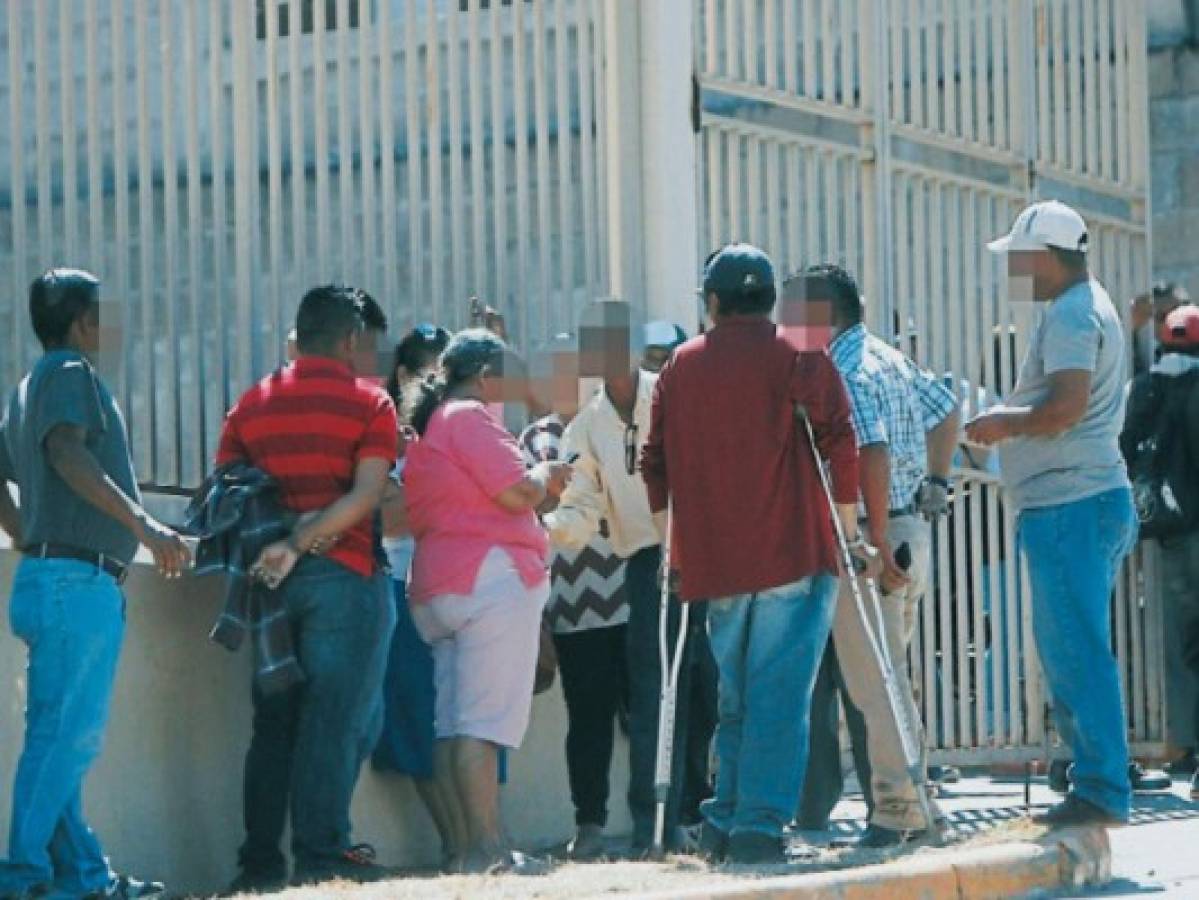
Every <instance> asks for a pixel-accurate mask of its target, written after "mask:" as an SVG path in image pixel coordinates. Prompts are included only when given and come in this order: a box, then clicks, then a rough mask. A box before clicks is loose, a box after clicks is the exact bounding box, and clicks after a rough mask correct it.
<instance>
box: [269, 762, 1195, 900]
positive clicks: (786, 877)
mask: <svg viewBox="0 0 1199 900" xmlns="http://www.w3.org/2000/svg"><path fill="white" fill-rule="evenodd" d="M1185 797H1186V794H1185V785H1184V783H1183V782H1181V781H1179V782H1176V783H1175V788H1174V792H1173V793H1168V794H1145V795H1139V796H1138V797H1137V798H1136V801H1135V811H1134V815H1133V824H1132V825H1131V826H1130V827H1129V828H1126V829H1121V830H1117V831H1115V832H1112V837H1111V842H1112V845H1113V846H1115V847H1117V848H1121V847H1136V848H1138V849H1137V850H1136V851H1135V852H1136V853H1138V854H1140V853H1143V852H1144V842H1138V841H1137V840H1136V839H1135V838H1136V833H1137V832H1138V831H1139V830H1140V829H1142V828H1153V829H1156V830H1158V831H1161V832H1162V834H1163V835H1169V834H1173V833H1176V832H1177V831H1178V830H1179V829H1181V828H1184V827H1186V828H1190V829H1192V830H1191V831H1189V832H1188V834H1191V835H1194V834H1195V832H1196V831H1199V804H1195V803H1191V802H1189V801H1188V800H1186V799H1185ZM1057 799H1058V798H1057V795H1056V794H1054V793H1053V792H1051V791H1050V790H1049V789H1048V787H1046V786H1045V780H1044V778H1036V779H1034V781H1033V788H1032V801H1033V804H1034V806H1037V805H1042V806H1043V805H1047V804H1050V803H1053V802H1055V801H1056V800H1057ZM1023 800H1024V785H1023V781H1022V780H1021V779H1018V778H995V779H992V778H989V777H967V778H963V779H962V781H961V782H960V783H958V784H954V785H947V786H946V788H945V790H944V793H943V794H942V796H941V798H940V803H941V806H942V808H943V809H944V811H945V813H946V815H947V816H948V818H949V821H950V823H951V825H952V827H953V836H952V838H951V841H950V845H949V847H947V848H946V849H932V848H907V849H904V850H901V851H888V852H881V851H857V850H853V849H852V848H851V847H848V846H844V845H845V844H847V843H849V842H851V841H852V840H854V839H855V838H856V837H857V836H859V835H860V834H861V832H862V831H863V830H864V828H865V822H864V821H863V819H862V818H861V817H862V816H863V814H864V812H865V807H864V805H863V804H862V802H861V798H860V796H859V795H851V796H850V798H849V799H847V800H845V801H842V803H841V804H840V805H839V806H838V807H837V810H836V812H835V814H834V820H833V823H832V826H831V827H830V829H829V831H827V832H820V833H813V832H804V833H802V837H803V838H804V839H806V840H807V841H808V842H810V843H811V844H813V845H815V846H817V847H818V848H819V856H818V858H817V859H815V860H813V861H807V862H804V863H802V864H794V865H789V866H785V867H740V866H715V867H711V866H708V865H707V864H705V863H704V862H703V861H701V860H699V859H696V858H693V857H672V858H670V859H668V860H666V861H664V862H661V863H650V862H610V863H596V864H590V865H575V864H572V863H566V862H561V861H560V860H559V861H555V859H553V858H551V859H549V860H548V861H547V863H546V865H545V866H543V867H540V868H539V869H538V871H537V872H536V873H531V874H528V875H515V874H508V875H501V876H469V877H468V876H453V877H448V876H446V877H412V878H405V879H400V880H397V881H393V882H388V883H385V884H378V885H367V886H354V885H337V886H331V885H322V886H321V887H319V888H307V889H296V890H291V891H287V892H284V893H283V894H280V895H278V896H279V897H281V898H286V900H317V898H322V900H323V898H331V900H338V898H345V900H383V898H413V900H415V898H446V900H448V898H458V897H470V898H475V897H497V898H532V897H536V898H549V900H555V898H567V897H570V898H576V897H600V896H613V895H616V896H630V897H653V898H668V897H680V898H683V897H685V898H699V897H713V898H714V897H748V896H751V895H757V896H763V897H765V896H770V897H773V898H782V897H788V898H790V897H807V896H825V897H838V896H849V895H850V894H852V895H854V896H880V895H886V896H893V897H898V896H907V895H908V893H907V892H908V891H912V890H915V891H916V892H917V893H918V894H919V895H922V896H934V897H935V896H943V895H949V896H956V895H957V894H958V892H959V891H962V892H963V893H964V895H965V896H1014V895H1019V892H1018V891H1016V890H1015V889H1014V888H1012V889H1005V887H1004V879H1007V882H1006V883H1007V885H1016V884H1020V883H1022V882H1021V881H1020V879H1021V878H1029V877H1032V876H1033V875H1037V877H1043V878H1044V877H1049V876H1056V875H1057V874H1058V870H1059V863H1058V862H1057V861H1056V860H1057V857H1055V856H1054V855H1053V853H1051V852H1050V851H1051V850H1054V848H1053V843H1054V842H1053V841H1051V842H1050V846H1049V847H1048V848H1046V847H1045V846H1044V845H1037V844H1035V843H1033V842H1035V841H1036V840H1037V839H1038V838H1043V837H1044V836H1045V830H1044V829H1043V828H1039V827H1037V826H1034V825H1032V824H1031V823H1030V822H1029V821H1028V820H1027V819H1026V818H1025V810H1024V806H1023ZM1068 837H1069V840H1070V841H1071V842H1072V843H1071V846H1072V848H1074V849H1077V848H1078V845H1079V844H1080V843H1081V844H1085V845H1086V846H1085V847H1082V849H1081V851H1079V857H1080V859H1079V860H1077V861H1078V862H1079V867H1078V870H1077V871H1079V872H1082V871H1083V870H1084V869H1086V871H1089V872H1092V873H1093V872H1096V871H1099V870H1100V869H1102V870H1103V873H1104V874H1105V875H1108V874H1110V873H1109V872H1107V867H1108V866H1110V864H1111V860H1110V858H1109V857H1108V856H1107V854H1106V852H1105V851H1106V841H1104V840H1103V839H1102V838H1101V837H1096V835H1095V834H1087V833H1075V834H1070V835H1069V836H1068ZM1161 840H1162V838H1161V837H1158V841H1159V842H1160V841H1161ZM613 846H614V849H615V847H617V846H618V842H616V841H614V842H613ZM1191 846H1194V843H1193V841H1192V843H1191ZM561 849H562V848H560V847H556V848H550V850H549V855H551V856H553V857H556V856H557V853H558V852H560V851H561ZM1073 852H1074V850H1068V851H1063V853H1062V859H1063V860H1067V858H1069V859H1070V860H1074V857H1073V856H1072V854H1073ZM1175 852H1181V853H1183V854H1185V853H1188V852H1189V851H1186V850H1179V848H1176V850H1175ZM1034 856H1035V857H1036V858H1035V859H1034ZM1081 857H1089V858H1088V859H1081ZM897 861H902V862H901V863H899V864H896V862H897ZM1118 862H1119V863H1120V864H1121V865H1124V866H1125V867H1127V865H1128V864H1129V861H1128V860H1119V861H1118ZM888 863H890V865H885V866H882V867H881V868H880V865H882V864H888ZM1065 865H1066V863H1065V862H1062V863H1061V867H1064V866H1065ZM1087 867H1089V868H1087ZM1097 867H1098V868H1097ZM1195 869H1196V872H1195V876H1196V878H1199V862H1197V863H1196V865H1195ZM1120 871H1123V869H1121V870H1120ZM817 873H825V874H817ZM1178 877H1179V879H1181V878H1183V877H1184V876H1182V875H1179V876H1178ZM847 879H849V880H852V885H848V886H847V885H846V881H847ZM1103 880H1106V877H1105V878H1104V879H1103ZM1023 883H1036V882H1023ZM1134 883H1135V882H1133V881H1131V880H1129V879H1128V878H1127V877H1125V878H1124V879H1122V880H1121V881H1120V882H1118V884H1117V885H1116V886H1113V887H1114V888H1116V889H1117V890H1118V887H1119V886H1122V887H1123V888H1124V889H1125V890H1127V889H1128V888H1129V886H1130V885H1131V884H1134ZM955 884H956V887H955ZM963 885H967V886H968V889H963ZM1191 886H1194V883H1193V882H1192V885H1191ZM1109 895H1110V894H1108V892H1107V891H1104V890H1103V889H1101V888H1098V887H1096V888H1092V889H1090V891H1089V892H1083V893H1077V894H1073V895H1072V896H1078V897H1086V896H1109Z"/></svg>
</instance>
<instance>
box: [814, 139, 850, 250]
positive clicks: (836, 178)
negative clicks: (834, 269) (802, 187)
mask: <svg viewBox="0 0 1199 900" xmlns="http://www.w3.org/2000/svg"><path fill="white" fill-rule="evenodd" d="M838 162H839V159H838V157H837V155H836V154H835V153H833V152H832V151H831V150H826V151H824V152H823V153H821V154H820V168H821V171H822V172H823V174H824V215H823V216H822V217H821V218H822V219H823V220H824V254H825V258H826V259H844V258H845V244H844V243H843V239H842V237H841V232H842V229H843V228H844V226H845V212H844V210H843V209H842V208H841V204H840V203H839V202H838V201H839V199H840V198H841V197H844V196H848V194H845V193H844V192H843V190H842V188H841V184H840V181H841V177H840V176H841V172H840V166H839V165H838Z"/></svg>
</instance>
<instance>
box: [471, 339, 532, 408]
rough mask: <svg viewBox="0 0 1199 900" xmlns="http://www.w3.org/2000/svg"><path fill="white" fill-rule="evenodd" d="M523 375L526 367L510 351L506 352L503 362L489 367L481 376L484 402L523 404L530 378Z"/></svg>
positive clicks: (480, 382)
mask: <svg viewBox="0 0 1199 900" xmlns="http://www.w3.org/2000/svg"><path fill="white" fill-rule="evenodd" d="M523 373H524V367H523V366H522V365H521V364H520V362H519V361H518V360H516V359H515V358H514V357H513V355H512V352H511V351H510V350H505V351H504V358H503V359H502V360H500V361H499V362H497V363H496V364H494V365H491V366H488V367H487V368H485V369H484V370H483V372H482V374H480V375H479V384H480V393H481V395H482V398H483V402H484V403H488V404H503V403H523V402H524V400H525V397H526V396H527V391H528V387H529V380H528V377H527V376H526V375H524V374H523Z"/></svg>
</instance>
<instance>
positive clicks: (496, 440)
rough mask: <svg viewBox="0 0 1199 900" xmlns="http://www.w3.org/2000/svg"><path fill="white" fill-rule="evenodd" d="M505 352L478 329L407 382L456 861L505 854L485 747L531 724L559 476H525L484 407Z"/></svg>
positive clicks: (419, 583)
mask: <svg viewBox="0 0 1199 900" xmlns="http://www.w3.org/2000/svg"><path fill="white" fill-rule="evenodd" d="M506 350H507V348H506V347H505V345H504V342H503V341H501V340H500V339H499V338H498V337H496V336H495V335H493V334H492V333H491V332H489V331H484V330H481V329H471V330H468V331H463V332H460V333H459V334H457V335H455V336H454V338H453V339H452V340H451V341H450V344H449V346H448V347H446V350H445V352H444V353H443V354H442V357H441V371H440V373H439V374H438V375H437V376H436V377H435V378H433V379H431V380H429V381H425V382H422V383H421V384H420V385H418V386H417V391H418V392H419V396H418V397H417V398H416V400H415V402H414V403H413V404H412V406H411V408H412V426H413V428H414V429H415V430H416V432H417V434H419V435H420V439H419V440H417V441H416V442H414V443H413V444H412V445H411V446H409V448H408V452H407V456H406V460H407V463H406V468H405V470H404V486H405V490H406V498H407V505H408V517H409V523H410V525H411V528H412V533H413V535H414V536H415V537H416V555H415V556H414V557H413V560H412V578H411V583H410V585H409V597H410V604H411V607H412V618H413V621H414V622H415V623H416V627H417V629H418V630H419V631H420V633H421V635H422V637H424V639H425V640H426V641H428V642H429V644H430V645H432V647H433V664H434V677H435V681H436V688H437V704H436V732H437V747H436V750H435V752H434V781H435V784H436V785H437V790H438V791H439V793H440V795H441V798H442V800H443V802H444V803H445V805H446V808H447V810H448V811H449V812H450V820H451V821H452V822H453V823H454V827H455V831H456V832H457V835H456V841H455V843H456V844H457V848H456V849H457V850H458V855H459V857H460V858H461V859H462V861H463V862H462V864H463V868H464V869H467V870H483V869H487V868H490V867H491V866H493V865H495V864H497V863H500V864H502V863H504V862H506V861H508V860H509V856H508V847H507V842H506V839H505V836H504V831H503V828H502V826H501V824H500V814H499V783H498V759H497V752H498V748H499V747H500V746H506V747H518V746H519V745H520V742H521V740H522V739H523V737H524V733H525V729H526V728H527V726H528V723H529V710H530V706H531V704H532V697H533V677H534V671H535V668H536V664H537V647H538V640H539V635H540V622H541V614H542V609H543V607H544V606H545V602H546V599H547V597H548V594H549V583H548V580H547V577H546V557H547V552H548V541H547V538H546V534H545V531H544V530H543V529H542V528H541V525H540V524H539V522H538V521H537V515H536V509H537V507H538V506H539V505H540V504H541V503H542V502H543V501H544V500H545V499H546V497H547V496H552V497H556V496H558V495H559V494H560V493H561V492H562V490H563V488H565V486H566V482H567V480H568V479H569V477H570V467H569V466H568V465H565V464H562V463H542V464H540V465H538V466H536V467H534V468H533V469H529V470H526V469H525V466H524V462H523V461H522V458H521V454H520V450H519V448H518V446H517V444H516V441H515V439H514V438H513V437H512V435H510V434H509V433H508V432H507V431H505V430H504V427H503V425H502V424H500V422H499V420H498V419H496V418H495V416H494V415H493V413H492V412H491V411H490V410H489V409H488V404H492V403H497V402H501V401H502V400H503V367H504V356H505V353H506Z"/></svg>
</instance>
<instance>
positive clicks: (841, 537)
mask: <svg viewBox="0 0 1199 900" xmlns="http://www.w3.org/2000/svg"><path fill="white" fill-rule="evenodd" d="M799 417H800V418H802V419H803V423H804V427H805V429H806V430H807V436H808V446H810V447H811V448H812V461H813V462H814V463H815V464H816V471H817V473H819V475H820V485H821V487H822V488H823V489H824V496H825V499H826V500H827V501H828V509H829V514H830V515H831V517H832V520H833V530H834V532H835V533H836V536H837V545H838V547H839V548H840V550H841V563H842V565H843V566H844V567H845V577H846V578H847V579H849V587H850V593H852V594H853V601H854V604H855V605H856V606H857V611H858V617H859V619H860V620H861V621H862V623H863V624H864V625H865V626H866V640H867V642H868V643H869V645H870V650H871V653H872V654H873V656H874V658H875V659H876V660H877V661H878V663H879V667H880V668H881V670H882V680H883V687H884V689H885V690H886V694H887V709H888V710H889V711H890V713H891V718H892V720H893V721H894V723H895V731H896V733H897V734H898V735H899V739H900V743H901V744H902V749H903V760H904V765H905V768H906V769H907V772H908V775H909V776H910V777H911V779H912V787H913V788H914V789H915V791H916V798H917V800H918V801H919V803H920V814H921V816H922V817H923V818H924V823H925V825H926V826H927V828H928V835H929V837H930V838H931V839H932V841H933V842H934V843H939V842H940V838H941V831H940V827H939V826H938V824H937V820H936V816H935V815H934V814H933V805H932V800H931V799H930V798H929V795H928V780H927V778H926V773H925V771H924V760H923V758H922V755H921V752H920V741H919V739H918V737H917V736H916V729H917V727H918V726H917V724H916V723H915V722H909V721H908V719H907V716H906V715H904V706H905V705H906V704H905V702H904V700H903V699H902V698H901V696H900V688H899V682H898V681H897V680H896V678H895V662H894V660H892V659H891V649H890V646H889V645H888V643H887V637H886V634H887V631H886V623H885V622H884V620H883V609H882V604H881V602H880V601H879V596H878V588H877V587H876V586H875V584H874V580H873V579H871V578H862V579H859V578H858V575H857V568H856V566H855V565H854V560H853V554H851V553H850V552H849V542H848V541H847V540H846V538H845V529H844V528H843V527H842V526H841V519H840V517H839V516H838V515H837V507H836V505H835V503H834V502H833V491H832V488H831V487H830V486H829V480H828V475H827V473H826V472H825V470H824V462H823V461H822V460H821V458H820V451H819V450H818V449H817V448H816V435H815V433H814V432H813V431H812V422H811V420H810V419H809V418H808V417H807V416H806V415H805V414H803V413H799ZM862 581H865V582H866V587H867V592H868V593H869V595H870V606H871V608H870V611H869V613H868V612H867V609H866V601H865V600H864V599H863V597H862V587H861V582H862Z"/></svg>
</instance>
